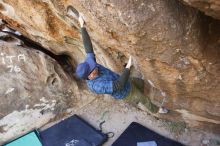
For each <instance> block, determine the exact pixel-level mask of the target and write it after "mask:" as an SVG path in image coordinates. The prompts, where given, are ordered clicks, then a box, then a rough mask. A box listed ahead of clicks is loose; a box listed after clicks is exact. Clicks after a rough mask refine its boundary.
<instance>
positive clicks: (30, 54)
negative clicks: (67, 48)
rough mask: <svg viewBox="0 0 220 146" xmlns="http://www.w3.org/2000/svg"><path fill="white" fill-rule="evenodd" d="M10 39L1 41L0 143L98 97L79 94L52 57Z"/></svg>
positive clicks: (73, 83)
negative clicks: (18, 44)
mask: <svg viewBox="0 0 220 146" xmlns="http://www.w3.org/2000/svg"><path fill="white" fill-rule="evenodd" d="M1 35H2V38H7V37H8V36H6V35H5V34H1ZM7 40H8V41H9V40H10V41H9V42H5V41H0V44H1V48H0V72H1V75H0V82H1V87H0V93H1V94H0V95H1V96H0V98H1V104H0V105H1V106H0V111H1V112H0V118H1V120H0V144H2V142H5V141H6V140H8V139H11V138H14V137H17V136H19V135H21V134H24V133H25V132H27V131H30V130H31V129H34V128H39V127H41V126H42V125H45V124H46V123H48V122H49V121H50V120H54V119H60V118H62V117H63V116H64V115H65V114H67V113H68V110H70V109H71V108H75V109H77V108H79V107H81V106H83V105H84V104H86V103H87V102H90V101H91V100H93V99H94V98H95V97H94V96H92V95H91V93H89V92H87V91H83V90H80V92H79V91H78V85H77V84H76V82H71V81H70V80H69V76H68V75H67V74H65V72H64V71H63V69H62V67H61V66H60V65H59V64H58V63H57V62H56V61H55V60H54V59H53V58H51V57H49V56H48V55H46V54H44V53H42V52H40V51H36V50H33V48H28V47H25V46H17V43H18V41H17V40H14V39H12V38H9V37H8V39H7ZM88 97H89V98H88ZM79 98H80V99H79ZM77 103H80V105H78V104H77Z"/></svg>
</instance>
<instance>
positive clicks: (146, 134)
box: [112, 122, 184, 146]
mask: <svg viewBox="0 0 220 146" xmlns="http://www.w3.org/2000/svg"><path fill="white" fill-rule="evenodd" d="M152 141H154V142H155V143H156V144H157V146H184V145H183V144H181V143H178V142H176V141H173V140H171V139H169V138H166V137H164V136H162V135H160V134H158V133H156V132H154V131H152V130H150V129H148V128H146V127H144V126H142V125H140V124H139V123H136V122H132V123H131V124H130V125H129V126H128V128H127V129H126V130H125V131H124V132H123V133H122V134H121V135H120V136H119V138H118V139H117V140H116V141H115V142H114V143H113V144H112V146H137V145H138V144H139V145H141V143H142V144H143V145H144V143H147V142H152Z"/></svg>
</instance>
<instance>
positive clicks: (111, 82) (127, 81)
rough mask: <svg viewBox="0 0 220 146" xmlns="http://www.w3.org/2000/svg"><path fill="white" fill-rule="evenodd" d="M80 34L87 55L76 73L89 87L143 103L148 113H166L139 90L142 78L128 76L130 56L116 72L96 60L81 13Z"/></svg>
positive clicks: (130, 62) (133, 102) (138, 103)
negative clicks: (121, 69) (119, 70)
mask: <svg viewBox="0 0 220 146" xmlns="http://www.w3.org/2000/svg"><path fill="white" fill-rule="evenodd" d="M78 21H79V23H80V27H81V28H80V29H81V35H82V40H83V44H84V48H85V51H86V53H87V57H86V59H85V61H84V62H83V63H81V64H79V65H78V66H77V69H76V75H77V76H78V77H80V78H81V79H84V80H86V83H87V85H88V87H89V89H90V90H91V91H93V92H95V93H97V94H110V95H111V96H113V97H114V98H115V99H124V100H125V101H127V102H128V103H131V104H133V105H135V106H138V107H139V106H140V105H144V106H141V107H145V108H144V110H146V111H148V112H150V113H153V114H155V113H167V112H168V111H167V110H166V109H164V108H159V107H157V106H156V105H154V104H153V103H152V102H151V101H150V99H149V98H148V97H146V96H145V95H144V94H143V92H141V90H142V89H143V84H144V83H143V80H141V79H139V80H138V79H137V78H136V79H135V78H129V75H130V68H131V66H132V59H131V57H130V58H129V60H128V63H127V65H126V67H125V68H124V71H123V73H122V74H121V76H120V75H118V74H117V73H115V72H113V71H111V70H109V69H107V68H105V67H104V66H102V65H100V64H98V63H97V62H96V58H95V54H94V51H93V46H92V43H91V40H90V37H89V35H88V33H87V30H86V28H85V26H84V24H85V22H84V19H83V17H82V15H79V18H78Z"/></svg>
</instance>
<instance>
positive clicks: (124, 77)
mask: <svg viewBox="0 0 220 146" xmlns="http://www.w3.org/2000/svg"><path fill="white" fill-rule="evenodd" d="M129 76H130V69H128V68H125V69H124V71H123V73H122V74H121V76H120V77H119V78H118V79H117V80H115V81H113V91H118V90H122V89H123V88H124V86H125V85H126V83H127V82H128V78H129Z"/></svg>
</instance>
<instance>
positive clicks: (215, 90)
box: [0, 0, 220, 133]
mask: <svg viewBox="0 0 220 146" xmlns="http://www.w3.org/2000/svg"><path fill="white" fill-rule="evenodd" d="M210 2H211V1H210ZM0 4H1V10H0V17H1V19H3V20H4V21H6V22H7V25H8V26H10V27H12V28H13V29H15V30H17V31H19V32H20V33H22V34H23V35H25V36H27V37H29V38H30V39H32V40H34V41H36V42H38V43H39V44H41V45H42V46H44V47H45V48H46V49H48V50H49V51H51V52H53V53H54V54H56V55H59V54H62V53H65V54H68V55H69V56H70V57H71V60H72V62H73V66H76V64H78V63H80V62H82V61H83V59H84V57H85V51H84V49H83V45H82V41H81V38H80V32H79V25H78V23H77V19H76V17H74V16H73V15H68V14H67V10H66V9H67V7H68V6H69V5H72V6H73V7H74V8H75V9H76V10H78V12H80V13H82V15H83V17H84V19H85V21H86V27H87V29H88V32H89V34H90V36H91V39H92V41H93V45H94V49H95V53H96V57H97V61H98V63H100V64H102V65H104V66H106V67H109V68H110V69H112V70H113V71H116V72H119V73H120V72H121V71H122V69H123V65H124V64H125V63H126V61H127V59H128V57H129V55H132V57H133V60H134V68H133V71H132V72H133V73H134V74H133V76H138V77H141V78H143V79H144V80H145V85H146V88H145V94H146V95H148V96H149V97H150V98H151V100H152V101H153V102H154V103H155V104H157V105H158V106H164V107H166V108H168V109H169V110H170V111H171V113H170V115H168V116H166V117H163V118H168V119H172V120H182V121H185V122H186V123H187V124H188V125H189V126H191V127H197V128H201V129H205V130H209V131H212V132H214V133H219V131H220V126H219V124H220V120H219V119H220V98H219V95H220V84H219V83H220V57H219V56H220V49H219V47H220V29H219V26H220V21H219V20H215V19H213V18H211V17H208V16H205V15H204V14H203V13H201V12H200V11H198V10H196V9H194V8H191V7H188V6H186V5H184V4H182V3H180V2H179V1H178V0H148V1H145V0H120V1H118V0H93V1H85V0H74V1H73V0H59V1H54V0H44V1H42V0H28V1H26V0H19V1H16V0H4V1H0ZM216 4H217V2H216ZM18 55H19V54H18ZM38 57H39V56H38ZM17 58H18V57H17ZM37 60H39V59H37ZM20 61H21V62H22V61H23V60H22V58H21V57H20ZM40 64H43V61H42V62H38V61H37V62H34V63H33V64H32V66H40ZM44 64H46V60H45V63H44ZM53 65H55V64H53ZM32 66H31V64H30V66H28V67H32ZM49 66H50V65H49ZM28 67H27V70H28ZM44 67H45V68H43V69H44V71H43V72H46V73H41V74H42V76H41V77H40V78H39V79H41V80H42V81H45V78H47V77H48V76H49V75H48V74H47V72H48V71H47V70H48V69H47V68H46V67H47V66H44ZM44 74H45V76H43V75H44ZM46 74H47V75H46ZM51 74H55V73H53V71H52V73H50V75H51ZM29 76H30V78H29V79H30V80H31V77H33V75H31V74H30V75H29ZM55 76H56V74H55ZM34 77H36V78H37V75H36V76H34ZM0 78H1V77H0ZM23 78H26V77H25V76H24V77H23ZM33 80H34V79H33ZM41 80H40V81H41ZM34 81H35V82H36V80H34ZM5 82H6V83H4V84H10V85H13V84H14V82H13V81H12V80H9V81H8V80H6V81H5ZM7 82H9V83H7ZM57 82H58V83H59V84H58V85H61V86H60V87H61V90H59V91H60V92H64V91H65V90H62V89H66V88H63V85H62V82H65V84H68V82H66V80H65V78H58V79H57ZM72 82H74V83H75V84H71V85H70V88H75V87H79V90H78V89H77V91H78V92H79V91H80V92H81V90H83V89H85V88H81V87H80V86H78V84H77V81H76V80H75V79H72ZM2 83H3V82H1V84H2ZM36 84H39V88H40V87H41V86H40V85H41V83H40V82H39V83H36ZM42 84H43V85H44V86H43V87H44V88H49V87H48V84H45V83H44V82H42ZM55 85H56V84H55ZM23 86H24V84H23V85H22V86H20V88H24V87H23ZM30 87H32V86H30ZM7 88H8V89H10V88H15V86H7ZM32 88H34V87H32ZM44 88H43V89H44ZM8 89H4V90H2V93H5V92H6V91H5V90H8ZM11 90H12V89H11ZM9 91H10V90H9ZM14 91H15V90H14ZM39 91H41V90H40V89H39V90H36V91H35V93H36V95H37V92H39ZM85 92H86V91H85ZM87 94H89V93H87ZM39 95H40V94H39ZM41 96H42V97H45V96H46V95H44V96H43V95H41ZM41 96H40V97H39V96H35V100H36V101H38V102H39V99H41V98H42V97H41ZM4 97H5V96H2V98H4ZM76 97H77V95H76ZM14 98H15V97H14ZM33 98H34V96H33ZM94 98H95V97H94ZM79 104H80V103H79ZM5 108H6V107H5ZM22 109H24V106H23V107H22ZM14 110H15V109H14V108H13V109H12V110H11V111H10V112H8V113H7V114H10V113H11V112H13V111H14ZM53 116H54V115H53ZM1 121H2V119H1V120H0V122H1Z"/></svg>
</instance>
